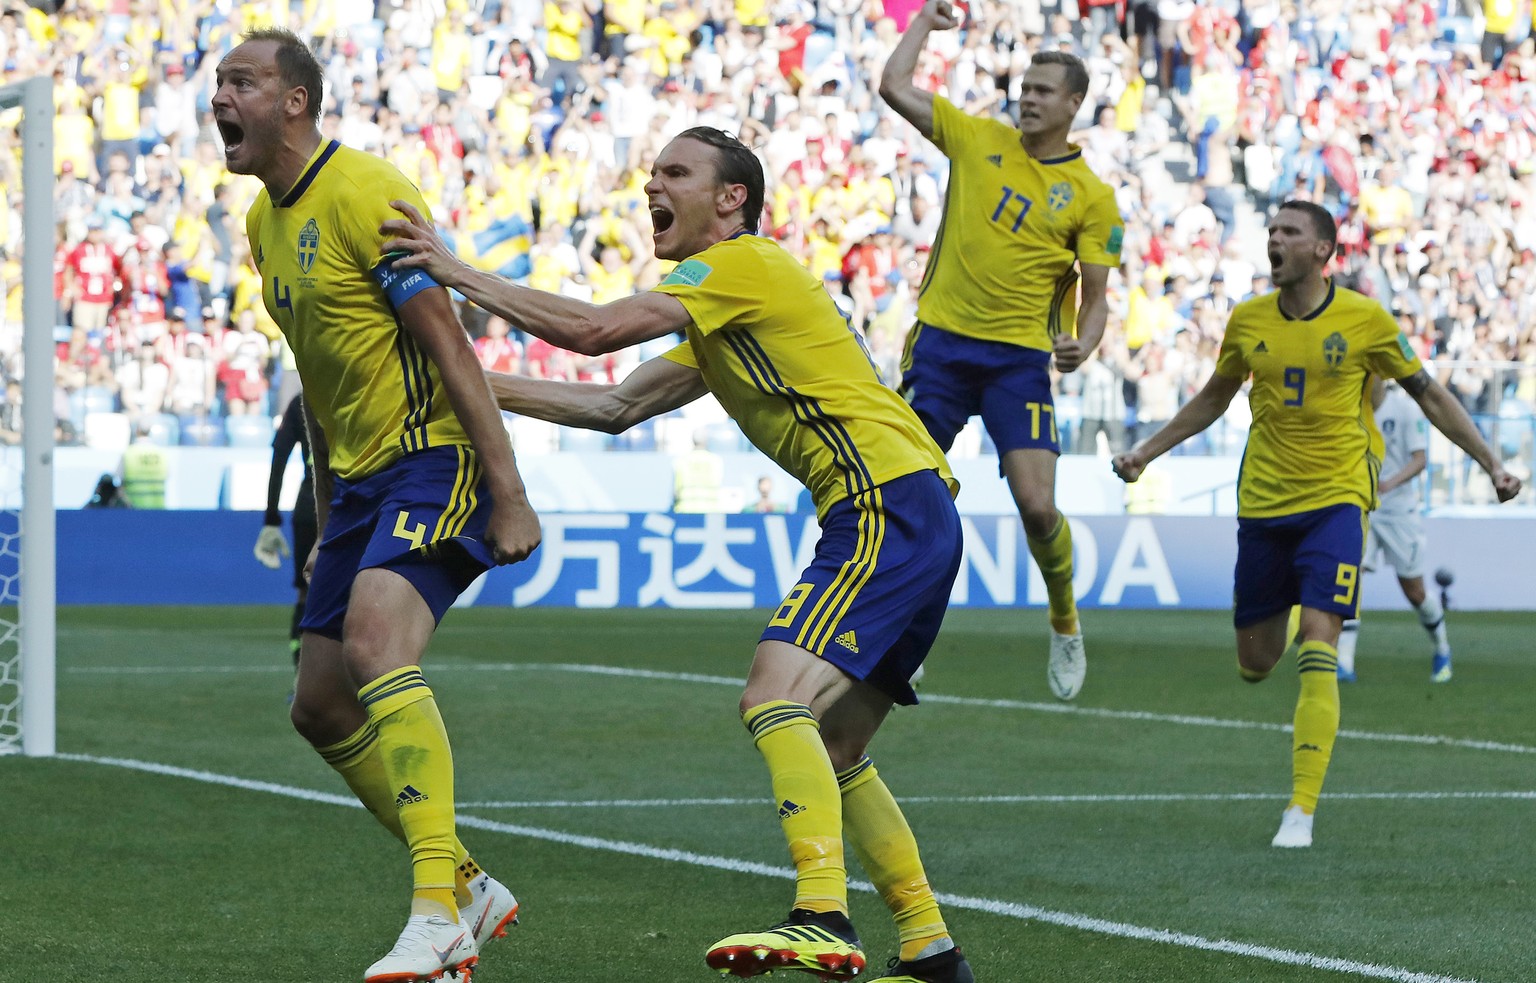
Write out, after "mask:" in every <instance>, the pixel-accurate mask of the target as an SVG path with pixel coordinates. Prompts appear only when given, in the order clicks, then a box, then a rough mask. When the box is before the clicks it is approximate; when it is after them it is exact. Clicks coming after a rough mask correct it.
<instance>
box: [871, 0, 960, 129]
mask: <svg viewBox="0 0 1536 983" xmlns="http://www.w3.org/2000/svg"><path fill="white" fill-rule="evenodd" d="M959 25H960V21H959V19H958V18H957V17H955V12H954V9H953V8H952V7H950V5H949V2H948V0H928V2H927V3H925V4H923V7H922V9H921V10H919V11H918V12H917V13H916V14H914V15H913V16H912V20H911V21H910V22H909V23H908V24H907V29H906V30H905V31H903V32H902V35H901V40H900V41H898V42H897V43H896V48H895V50H893V51H892V52H891V57H890V58H888V59H886V62H885V69H884V70H883V71H882V72H881V73H880V98H882V99H884V100H885V102H886V105H888V106H890V107H891V108H892V109H894V110H896V112H897V113H898V114H899V115H900V116H901V118H902V119H905V120H906V121H907V122H908V123H911V124H912V125H913V126H915V127H917V132H919V133H921V134H922V135H923V136H924V137H925V138H927V139H929V140H932V139H933V93H932V92H928V91H925V90H923V89H919V88H918V87H917V84H916V83H915V82H914V81H913V79H912V76H913V74H914V73H915V72H916V71H917V59H918V57H919V56H920V55H922V53H923V46H924V45H926V44H927V43H928V35H929V34H931V33H932V32H933V31H936V30H939V31H947V30H950V29H952V28H955V27H958V26H959Z"/></svg>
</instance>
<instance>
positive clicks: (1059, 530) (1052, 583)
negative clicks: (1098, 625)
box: [1024, 512, 1078, 635]
mask: <svg viewBox="0 0 1536 983" xmlns="http://www.w3.org/2000/svg"><path fill="white" fill-rule="evenodd" d="M1024 538H1025V539H1026V540H1027V541H1028V542H1029V553H1030V555H1031V556H1033V557H1034V558H1035V564H1036V565H1037V566H1039V567H1040V576H1041V577H1042V578H1043V579H1044V580H1045V594H1046V597H1047V598H1049V600H1050V611H1051V630H1052V631H1054V632H1056V633H1057V634H1058V635H1076V634H1077V632H1078V623H1077V598H1076V597H1075V596H1074V595H1073V593H1072V527H1071V526H1070V525H1068V524H1067V517H1066V516H1064V515H1062V514H1061V513H1060V512H1057V513H1056V528H1055V529H1052V530H1051V532H1050V534H1049V535H1048V536H1046V537H1045V538H1044V539H1036V538H1035V537H1033V536H1030V535H1028V534H1027V533H1026V534H1025V537H1024Z"/></svg>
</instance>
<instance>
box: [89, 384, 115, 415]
mask: <svg viewBox="0 0 1536 983" xmlns="http://www.w3.org/2000/svg"><path fill="white" fill-rule="evenodd" d="M80 398H81V400H82V402H83V403H84V405H85V412H86V413H115V412H117V393H116V392H114V391H112V390H111V389H108V388H107V387H106V386H86V387H85V388H84V389H82V390H80Z"/></svg>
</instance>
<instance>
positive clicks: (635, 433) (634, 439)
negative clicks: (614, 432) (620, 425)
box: [613, 420, 656, 451]
mask: <svg viewBox="0 0 1536 983" xmlns="http://www.w3.org/2000/svg"><path fill="white" fill-rule="evenodd" d="M613 449H614V450H618V451H654V450H655V449H656V423H655V421H654V420H642V421H641V422H639V423H637V424H635V425H634V426H632V427H630V428H629V429H628V430H626V431H624V432H623V433H621V434H619V435H618V436H616V437H614V438H613Z"/></svg>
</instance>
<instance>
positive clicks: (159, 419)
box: [143, 413, 181, 447]
mask: <svg viewBox="0 0 1536 983" xmlns="http://www.w3.org/2000/svg"><path fill="white" fill-rule="evenodd" d="M143 423H144V425H146V426H147V427H148V428H149V439H150V442H151V443H155V444H159V445H160V446H161V447H175V446H176V445H177V444H179V443H181V421H180V420H178V419H176V417H175V416H174V415H172V414H170V413H153V414H151V415H149V416H146V417H144V419H143Z"/></svg>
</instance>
